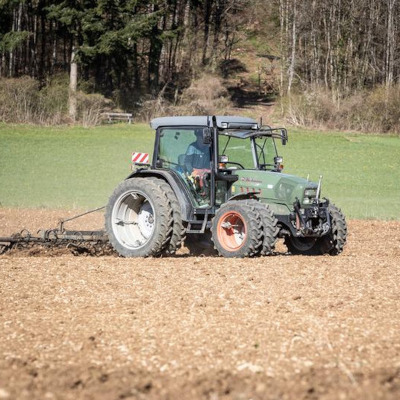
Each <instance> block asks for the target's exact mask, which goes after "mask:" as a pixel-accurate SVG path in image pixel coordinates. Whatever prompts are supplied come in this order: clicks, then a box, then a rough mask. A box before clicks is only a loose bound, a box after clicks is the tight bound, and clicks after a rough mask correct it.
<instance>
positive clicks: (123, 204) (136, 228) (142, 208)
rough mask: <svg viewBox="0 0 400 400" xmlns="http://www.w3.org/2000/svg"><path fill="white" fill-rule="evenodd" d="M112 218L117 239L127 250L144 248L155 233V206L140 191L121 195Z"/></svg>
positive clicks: (130, 191)
mask: <svg viewBox="0 0 400 400" xmlns="http://www.w3.org/2000/svg"><path fill="white" fill-rule="evenodd" d="M111 218H112V220H111V221H112V230H113V233H114V235H115V238H116V239H117V241H118V242H119V243H120V244H121V245H122V246H124V247H126V248H127V249H131V250H137V249H140V248H142V247H143V246H145V245H146V244H147V243H148V242H149V240H150V239H151V237H152V234H153V232H154V228H155V219H156V216H155V213H154V206H153V204H152V202H151V200H150V199H149V198H148V197H147V195H146V194H145V193H143V192H142V191H139V190H129V191H127V192H125V193H123V194H121V195H120V196H119V198H118V199H117V201H116V202H115V204H114V207H113V210H112V216H111Z"/></svg>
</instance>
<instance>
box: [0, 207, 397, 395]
mask: <svg viewBox="0 0 400 400" xmlns="http://www.w3.org/2000/svg"><path fill="white" fill-rule="evenodd" d="M72 215H73V213H68V212H65V211H64V212H63V211H61V210H60V211H49V210H7V209H0V236H6V235H10V234H11V233H14V232H16V231H19V230H21V229H22V228H24V227H25V228H28V229H29V230H30V231H31V232H35V231H36V230H37V229H38V228H50V227H54V226H55V225H56V223H57V219H58V218H60V217H68V216H72ZM79 224H84V225H85V227H86V228H88V226H87V225H88V224H91V226H90V229H95V228H99V227H100V228H101V226H102V216H101V213H98V214H97V215H94V216H89V217H88V218H87V220H86V222H84V223H82V222H79ZM79 224H78V226H77V228H82V225H81V226H79ZM278 250H279V252H278V254H277V255H276V256H271V257H262V258H254V259H235V260H228V259H222V258H218V257H189V256H188V255H187V252H185V251H182V252H181V253H180V254H178V255H177V256H175V257H171V258H158V259H156V258H149V259H122V258H118V257H116V256H104V257H76V256H74V255H72V254H70V253H69V252H62V253H61V254H54V253H51V252H49V253H46V250H44V251H42V252H41V253H39V254H38V255H37V256H36V257H32V256H28V255H27V254H25V253H24V252H14V253H8V254H5V255H2V256H0V399H29V400H31V399H74V400H76V399H210V400H216V399H238V400H239V399H371V400H372V399H374V400H375V399H399V398H400V272H399V271H400V222H379V221H349V237H348V245H347V246H346V248H345V251H344V253H343V254H341V255H340V256H337V257H330V256H323V257H299V256H291V255H287V254H286V253H285V248H284V246H283V245H282V244H280V246H279V248H278Z"/></svg>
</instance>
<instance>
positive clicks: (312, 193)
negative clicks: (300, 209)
mask: <svg viewBox="0 0 400 400" xmlns="http://www.w3.org/2000/svg"><path fill="white" fill-rule="evenodd" d="M316 194H317V190H316V189H306V190H305V191H304V196H305V197H315V196H316Z"/></svg>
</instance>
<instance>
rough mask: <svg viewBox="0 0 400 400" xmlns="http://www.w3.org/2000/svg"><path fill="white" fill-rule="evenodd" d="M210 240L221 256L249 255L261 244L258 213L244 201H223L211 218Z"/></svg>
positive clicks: (254, 253) (256, 251) (252, 254)
mask: <svg viewBox="0 0 400 400" xmlns="http://www.w3.org/2000/svg"><path fill="white" fill-rule="evenodd" d="M211 232H212V240H213V242H214V247H215V249H216V250H217V251H218V253H219V255H221V256H223V257H251V256H254V255H256V254H257V253H258V252H259V251H260V248H261V245H262V231H261V219H260V215H259V213H258V212H257V210H256V209H255V208H254V207H251V206H250V205H248V204H247V203H246V201H231V202H228V203H225V204H224V205H223V206H222V207H221V208H220V209H219V210H218V211H217V212H216V214H215V217H214V218H213V220H212V228H211Z"/></svg>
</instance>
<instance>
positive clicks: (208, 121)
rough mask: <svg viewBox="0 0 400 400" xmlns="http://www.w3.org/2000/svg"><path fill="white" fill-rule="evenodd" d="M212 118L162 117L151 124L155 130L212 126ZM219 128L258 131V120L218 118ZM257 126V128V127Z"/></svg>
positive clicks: (229, 117)
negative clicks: (160, 128)
mask: <svg viewBox="0 0 400 400" xmlns="http://www.w3.org/2000/svg"><path fill="white" fill-rule="evenodd" d="M212 118H213V117H212V116H205V115H202V116H181V117H161V118H154V119H153V120H151V122H150V126H151V127H152V128H153V129H157V128H159V127H170V126H171V127H172V126H173V127H178V126H201V127H206V126H212ZM216 122H217V127H218V128H219V129H232V128H234V129H258V123H257V121H256V120H254V119H252V118H247V117H238V116H216ZM256 125H257V127H255V126H256Z"/></svg>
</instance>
